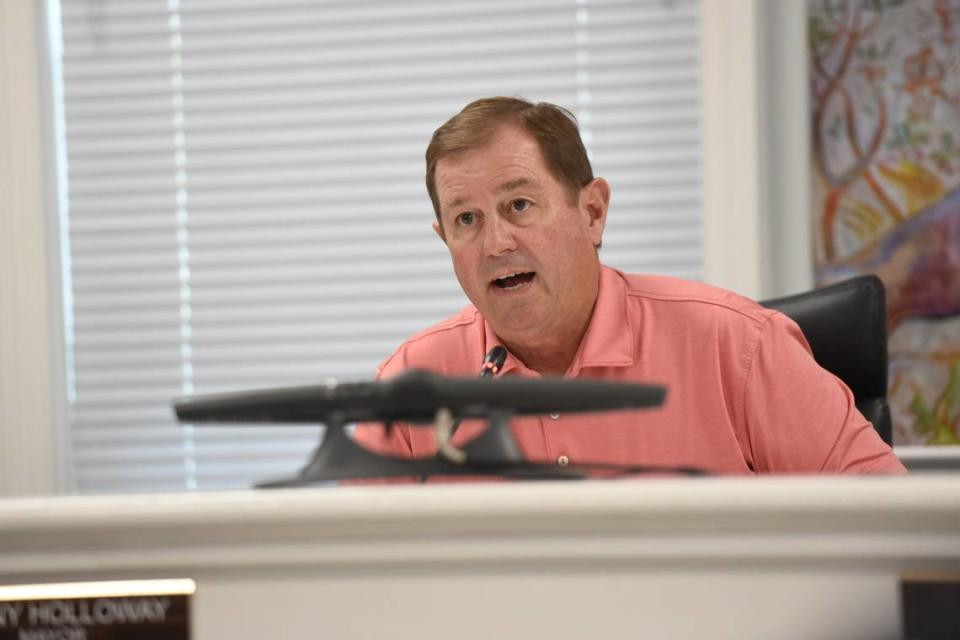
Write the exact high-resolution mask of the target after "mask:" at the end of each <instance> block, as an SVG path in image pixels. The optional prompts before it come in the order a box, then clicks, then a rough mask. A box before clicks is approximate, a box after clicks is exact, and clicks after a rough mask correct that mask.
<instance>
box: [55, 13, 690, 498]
mask: <svg viewBox="0 0 960 640" xmlns="http://www.w3.org/2000/svg"><path fill="white" fill-rule="evenodd" d="M61 11H62V20H63V38H64V43H63V44H64V54H63V82H64V100H65V105H64V106H65V118H66V127H65V130H66V140H65V145H66V151H67V153H66V156H67V159H68V174H67V175H68V177H69V184H68V185H67V187H68V194H69V198H68V203H69V205H68V206H69V211H68V216H67V219H68V220H69V225H70V229H69V231H70V233H69V240H70V246H69V247H66V248H65V249H66V251H67V255H66V258H67V259H68V260H69V264H70V268H71V278H72V280H71V281H72V286H71V289H70V291H69V292H68V294H69V295H68V296H67V300H68V301H71V302H72V303H71V305H70V310H71V312H72V314H71V317H72V318H73V320H72V322H71V323H68V326H67V327H66V334H67V348H68V350H69V352H70V353H69V355H71V356H72V359H71V362H72V363H73V369H72V370H71V371H69V372H68V379H69V380H72V381H73V384H72V386H71V390H70V393H71V397H70V402H71V417H70V425H69V430H68V431H69V434H70V436H69V443H68V444H69V447H68V450H69V459H70V464H71V471H72V478H73V488H74V489H75V490H76V491H79V492H104V491H143V490H177V489H185V488H203V489H212V488H228V487H237V486H247V485H249V484H250V483H251V482H252V481H254V480H256V479H264V478H270V477H275V476H279V475H287V474H291V473H293V472H294V471H296V470H297V468H298V467H299V465H301V464H302V463H303V461H304V460H305V458H306V456H307V454H308V453H309V452H310V450H311V449H312V446H313V444H314V442H315V441H316V439H317V436H318V427H316V426H314V427H249V426H247V427H242V426H238V427H193V426H190V425H186V426H178V425H176V424H175V422H174V420H173V418H172V415H171V412H170V400H171V399H172V398H173V397H175V396H178V395H181V394H183V393H191V392H196V393H207V392H214V391H222V390H227V389H244V388H251V387H262V386H276V385H288V384H305V383H314V382H316V381H318V380H322V379H325V378H328V377H337V378H341V379H365V378H370V377H371V376H372V375H373V372H374V371H375V368H376V365H377V363H378V362H379V361H381V360H382V359H383V358H384V357H386V356H387V355H389V353H390V352H392V350H393V349H394V348H396V346H397V345H398V344H399V343H400V342H401V341H402V340H403V338H405V337H406V336H408V335H410V334H412V333H414V332H416V331H418V330H420V329H421V328H423V327H425V326H427V325H428V324H431V323H433V322H436V321H438V320H440V319H442V318H443V317H445V316H447V315H449V314H451V313H453V312H455V311H456V310H457V309H458V308H460V307H461V306H462V305H463V304H465V302H466V301H465V299H464V297H463V294H462V293H461V292H460V290H459V287H458V285H457V282H456V279H455V278H454V277H453V274H452V269H451V267H450V263H449V258H448V256H447V254H446V252H445V249H444V247H443V245H442V244H441V243H440V242H439V241H438V240H437V239H436V237H435V236H434V234H433V232H432V231H431V229H430V224H431V222H432V220H433V214H432V210H431V208H430V203H429V200H428V198H427V196H426V192H425V189H424V187H423V152H424V150H425V148H426V144H427V142H428V140H429V137H430V135H431V133H432V132H433V130H434V129H435V128H436V127H437V126H438V125H439V124H440V123H442V122H443V121H444V120H445V119H446V118H448V117H449V116H450V115H452V114H453V113H455V112H456V111H457V110H458V109H460V108H461V107H462V106H463V105H464V104H466V103H467V102H468V101H469V100H471V99H473V98H476V97H480V96H485V95H497V94H500V95H522V96H524V97H527V98H530V99H533V100H548V101H551V102H556V103H558V104H561V105H564V106H567V107H568V108H570V109H571V110H572V111H574V112H575V113H576V114H577V115H578V117H579V118H580V121H581V124H582V129H583V133H584V138H585V141H586V142H587V144H588V148H589V149H590V152H591V155H592V158H593V160H594V163H595V169H596V171H597V173H598V174H599V175H604V176H605V177H607V178H609V179H610V181H611V182H612V184H613V187H614V191H613V193H614V196H613V205H612V208H611V213H610V220H609V227H608V229H609V230H608V233H607V236H606V238H605V242H604V249H603V258H604V260H605V261H606V262H607V263H609V264H612V265H614V266H618V267H622V268H625V269H628V270H634V271H652V272H663V273H673V274H678V275H682V276H687V277H693V278H697V277H699V276H700V273H701V250H700V242H701V237H700V202H699V193H700V187H699V185H700V177H699V170H700V169H699V145H700V135H699V130H698V117H697V113H698V109H699V95H698V77H697V68H698V43H697V13H698V5H697V2H695V1H694V0H687V1H680V0H674V1H670V2H666V1H660V0H646V1H620V2H616V1H612V0H608V1H594V0H566V1H560V0H525V1H523V2H517V1H515V0H494V1H488V2H483V3H477V2H466V1H464V2H453V1H449V0H429V1H428V0H420V1H413V2H403V3H395V2H375V1H356V0H349V1H347V0H342V1H333V0H325V1H315V0H299V1H294V0H282V1H279V2H263V1H254V0H167V1H166V2H156V1H154V0H141V1H136V2H132V1H130V0H63V2H62V7H61Z"/></svg>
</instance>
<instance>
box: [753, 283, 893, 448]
mask: <svg viewBox="0 0 960 640" xmlns="http://www.w3.org/2000/svg"><path fill="white" fill-rule="evenodd" d="M884 294H885V292H884V288H883V283H882V282H881V281H880V278H878V277H877V276H874V275H867V276H858V277H856V278H851V279H850V280H844V281H843V282H838V283H836V284H832V285H829V286H826V287H823V288H822V289H814V290H813V291H807V292H805V293H800V294H797V295H793V296H787V297H784V298H775V299H773V300H766V301H761V302H760V304H762V305H763V306H765V307H767V308H769V309H776V310H777V311H780V312H781V313H783V314H784V315H787V316H789V317H790V318H792V319H793V321H794V322H796V323H797V324H798V325H799V326H800V330H801V331H803V335H804V336H806V338H807V342H809V343H810V348H811V349H812V350H813V357H814V359H816V361H817V362H818V363H819V364H820V366H821V367H823V368H824V369H826V370H827V371H830V372H831V373H833V374H834V375H836V376H837V377H838V378H840V379H841V380H843V381H844V382H845V383H846V384H847V386H848V387H850V390H851V391H853V397H854V399H855V400H856V403H857V408H858V409H859V410H860V413H862V414H863V415H864V416H865V417H866V418H867V420H869V421H870V422H872V423H873V426H874V427H875V428H876V430H877V432H878V433H879V434H880V437H881V438H883V441H884V442H886V443H887V444H893V424H892V422H891V420H890V405H889V404H887V317H886V298H885V295H884Z"/></svg>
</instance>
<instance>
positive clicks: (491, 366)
mask: <svg viewBox="0 0 960 640" xmlns="http://www.w3.org/2000/svg"><path fill="white" fill-rule="evenodd" d="M506 359H507V350H506V349H504V348H503V347H501V346H500V345H497V346H495V347H494V348H493V349H490V351H488V352H487V355H485V356H484V357H483V363H482V364H481V365H480V375H479V376H478V377H480V378H492V377H493V376H495V375H497V374H498V373H500V369H502V368H503V363H504V361H506ZM461 422H463V418H457V419H456V420H455V421H454V423H453V426H452V427H450V437H451V438H452V437H453V434H455V433H456V432H457V429H459V428H460V423H461Z"/></svg>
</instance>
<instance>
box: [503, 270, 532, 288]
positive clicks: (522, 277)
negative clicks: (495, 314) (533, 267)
mask: <svg viewBox="0 0 960 640" xmlns="http://www.w3.org/2000/svg"><path fill="white" fill-rule="evenodd" d="M535 275H536V274H535V273H534V272H533V271H519V272H517V273H512V274H510V275H508V276H503V277H502V278H495V279H494V280H493V282H492V284H493V286H495V287H497V288H498V289H519V288H520V287H522V286H523V285H525V284H527V283H529V282H530V281H531V280H533V277H534V276H535Z"/></svg>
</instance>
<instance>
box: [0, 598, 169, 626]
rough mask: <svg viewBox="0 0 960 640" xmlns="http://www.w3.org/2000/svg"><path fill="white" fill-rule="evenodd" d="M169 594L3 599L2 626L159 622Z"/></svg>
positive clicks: (1, 607)
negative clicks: (22, 599) (12, 600)
mask: <svg viewBox="0 0 960 640" xmlns="http://www.w3.org/2000/svg"><path fill="white" fill-rule="evenodd" d="M170 603H171V599H170V598H164V597H137V598H80V599H69V600H38V601H26V602H0V629H42V628H48V629H49V628H58V627H74V628H75V627H94V626H107V625H120V624H157V623H163V622H165V621H166V619H167V611H168V610H169V609H170Z"/></svg>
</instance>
